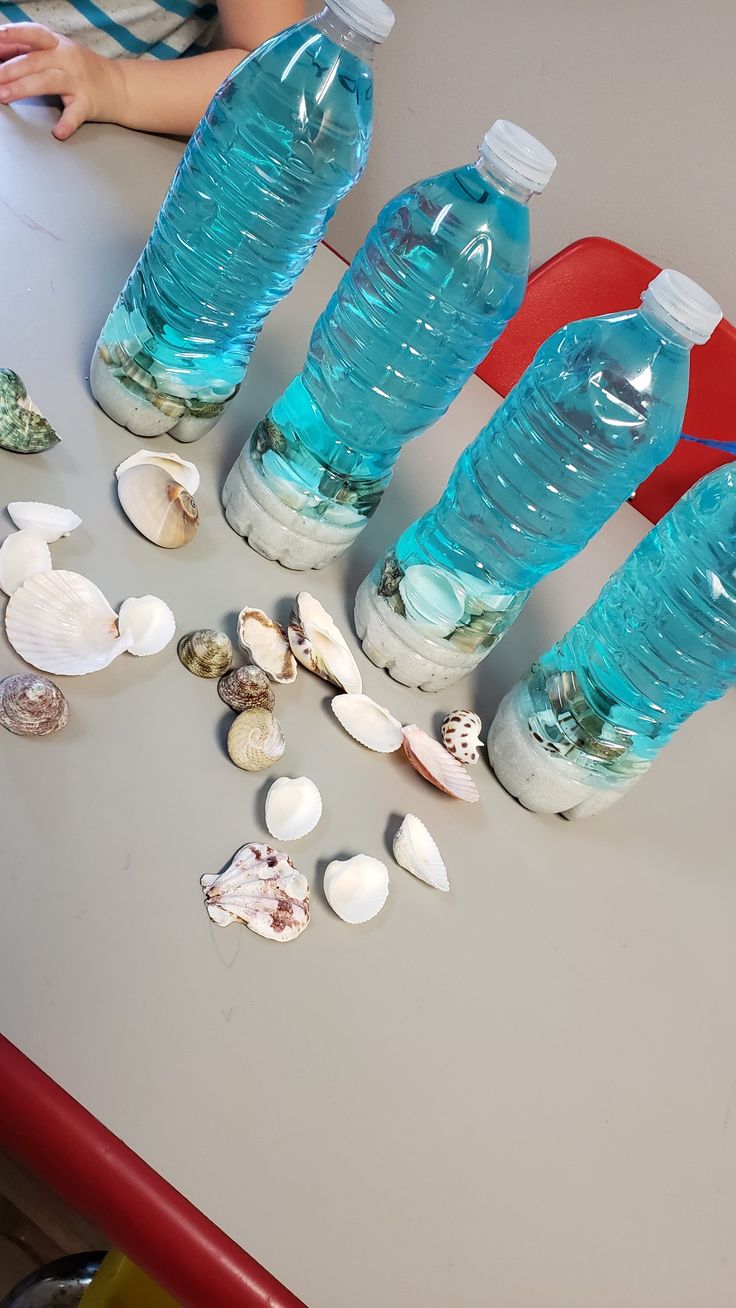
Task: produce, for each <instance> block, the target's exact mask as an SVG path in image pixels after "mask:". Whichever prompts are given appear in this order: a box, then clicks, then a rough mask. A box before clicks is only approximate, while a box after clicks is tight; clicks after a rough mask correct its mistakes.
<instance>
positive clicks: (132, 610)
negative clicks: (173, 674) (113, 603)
mask: <svg viewBox="0 0 736 1308" xmlns="http://www.w3.org/2000/svg"><path fill="white" fill-rule="evenodd" d="M118 631H119V632H120V635H121V636H122V638H123V639H124V640H127V641H128V646H127V648H128V651H129V653H131V654H135V655H136V656H137V657H138V658H147V657H148V655H150V654H160V653H161V650H162V649H165V648H166V646H167V645H168V643H169V641H170V640H173V638H174V633H175V631H176V618H175V617H174V615H173V613H172V612H171V609H170V608H169V606H168V604H166V603H165V602H164V600H162V599H159V598H158V596H157V595H140V596H134V595H133V596H131V597H130V599H126V600H124V601H123V603H122V604H121V605H120V611H119V613H118Z"/></svg>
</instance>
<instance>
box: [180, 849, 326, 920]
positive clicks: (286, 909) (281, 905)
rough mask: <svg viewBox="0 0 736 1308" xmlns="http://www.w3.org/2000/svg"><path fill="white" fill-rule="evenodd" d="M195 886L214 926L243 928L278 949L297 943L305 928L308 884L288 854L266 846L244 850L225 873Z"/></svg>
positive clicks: (206, 876) (204, 878)
mask: <svg viewBox="0 0 736 1308" xmlns="http://www.w3.org/2000/svg"><path fill="white" fill-rule="evenodd" d="M200 885H201V886H202V889H203V890H204V902H205V907H206V909H207V912H208V913H209V915H210V917H211V918H212V921H213V922H216V923H217V925H218V926H229V925H230V923H231V922H242V923H243V924H244V925H245V926H247V927H248V929H249V930H250V931H254V932H255V933H256V935H258V936H265V938H266V939H267V940H276V941H278V942H279V943H281V944H286V943H287V942H288V941H289V940H296V938H297V936H299V935H301V933H302V931H304V930H305V928H306V927H308V926H309V882H308V881H307V878H306V877H305V876H303V874H302V873H301V872H298V871H297V869H296V868H295V867H294V864H293V863H292V861H291V859H290V858H289V856H288V854H281V853H279V851H278V850H276V849H271V846H270V845H244V846H243V848H242V849H239V850H238V852H237V854H236V855H235V858H234V859H233V861H232V863H231V864H230V866H229V867H228V868H226V869H225V871H224V872H220V873H219V875H217V876H210V875H205V876H203V877H202V878H201V879H200Z"/></svg>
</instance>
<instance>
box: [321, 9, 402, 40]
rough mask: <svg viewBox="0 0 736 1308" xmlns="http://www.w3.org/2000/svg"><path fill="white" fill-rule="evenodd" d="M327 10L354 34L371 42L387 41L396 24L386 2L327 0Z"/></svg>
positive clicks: (391, 10) (394, 16) (392, 12)
mask: <svg viewBox="0 0 736 1308" xmlns="http://www.w3.org/2000/svg"><path fill="white" fill-rule="evenodd" d="M325 2H326V4H327V8H328V9H331V10H332V12H333V14H335V16H336V17H337V18H339V19H340V21H341V22H343V23H346V24H347V26H348V27H351V28H352V29H353V31H354V32H360V34H361V36H367V37H368V38H369V40H371V41H376V42H380V41H385V40H386V37H387V36H388V35H389V33H390V31H391V28H392V27H393V25H394V23H395V22H396V15H395V13H394V11H393V9H389V7H388V5H387V4H384V0H325Z"/></svg>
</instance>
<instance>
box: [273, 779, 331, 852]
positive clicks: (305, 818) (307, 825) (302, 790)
mask: <svg viewBox="0 0 736 1308" xmlns="http://www.w3.org/2000/svg"><path fill="white" fill-rule="evenodd" d="M321 816H322V796H321V795H320V793H319V790H318V789H317V787H316V786H315V784H314V782H313V781H310V780H309V777H279V778H278V780H277V781H274V783H273V785H272V786H271V788H270V790H269V792H268V794H267V795H266V826H267V827H268V830H269V831H270V833H271V835H272V836H273V838H274V840H301V838H302V836H306V835H308V834H309V832H310V831H313V830H314V828H315V827H316V825H317V823H318V822H319V820H320V818H321Z"/></svg>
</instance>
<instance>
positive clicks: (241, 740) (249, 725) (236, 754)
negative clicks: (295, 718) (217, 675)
mask: <svg viewBox="0 0 736 1308" xmlns="http://www.w3.org/2000/svg"><path fill="white" fill-rule="evenodd" d="M285 749H286V741H285V739H284V733H283V731H282V730H281V727H280V726H279V724H278V722H277V721H276V719H275V717H274V716H273V713H269V712H268V709H261V708H250V709H245V710H244V711H243V712H242V713H239V714H238V716H237V717H236V719H235V721H234V722H233V724H232V726H231V728H230V730H229V731H228V733H227V752H228V754H229V755H230V758H231V759H232V761H233V763H234V764H235V765H236V767H239V768H243V770H244V771H245V772H262V771H263V769H264V768H270V767H271V765H272V764H273V763H278V761H279V759H280V758H281V756H282V755H283V752H284V750H285Z"/></svg>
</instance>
